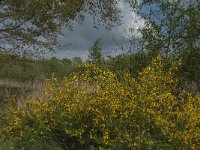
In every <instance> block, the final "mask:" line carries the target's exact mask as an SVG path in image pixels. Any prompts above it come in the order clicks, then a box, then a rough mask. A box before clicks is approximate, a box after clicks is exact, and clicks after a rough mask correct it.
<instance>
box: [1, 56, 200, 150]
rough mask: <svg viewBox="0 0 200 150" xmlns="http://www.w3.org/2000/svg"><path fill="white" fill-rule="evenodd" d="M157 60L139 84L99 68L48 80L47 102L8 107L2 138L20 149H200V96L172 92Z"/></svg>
mask: <svg viewBox="0 0 200 150" xmlns="http://www.w3.org/2000/svg"><path fill="white" fill-rule="evenodd" d="M177 67H178V64H173V65H172V66H171V67H170V68H169V69H168V70H167V71H165V69H164V61H163V59H162V57H161V56H158V57H156V58H155V59H154V60H153V61H152V64H151V65H150V66H147V67H146V68H145V69H144V70H143V71H142V72H141V73H140V74H139V76H138V78H137V79H134V78H131V76H130V75H129V74H124V77H123V81H121V80H119V79H118V78H117V76H116V75H115V74H114V73H112V72H110V71H108V70H102V69H100V68H98V67H97V66H95V65H88V64H84V65H82V66H80V71H79V72H78V73H74V74H72V75H71V76H69V77H65V78H64V79H63V80H61V81H59V80H58V78H56V77H55V76H53V77H52V79H51V80H47V82H46V89H45V92H44V96H43V97H42V98H37V97H33V98H30V99H27V100H26V101H25V105H24V107H21V108H18V107H16V106H13V105H9V106H8V108H7V109H6V110H5V112H4V114H5V115H4V117H3V120H4V122H5V123H4V124H3V125H2V127H1V130H0V131H1V134H3V135H5V136H7V137H13V138H15V140H16V141H17V142H18V145H17V146H18V147H19V148H26V145H25V143H26V144H27V143H29V144H28V146H29V147H31V145H32V144H33V143H37V142H38V141H47V142H49V143H51V142H53V143H56V144H57V145H58V146H59V147H60V148H62V149H141V148H142V149H153V148H161V149H162V148H163V149H164V148H176V149H198V148H199V143H200V137H199V136H200V134H199V133H200V129H199V125H200V122H199V121H200V117H199V116H200V115H199V113H200V95H199V94H197V95H196V96H192V95H190V94H189V93H186V92H184V91H183V92H182V94H180V95H175V94H174V93H173V91H174V89H173V87H174V86H173V85H174V84H175V82H176V80H175V79H174V76H173V72H174V71H175V70H176V69H177Z"/></svg>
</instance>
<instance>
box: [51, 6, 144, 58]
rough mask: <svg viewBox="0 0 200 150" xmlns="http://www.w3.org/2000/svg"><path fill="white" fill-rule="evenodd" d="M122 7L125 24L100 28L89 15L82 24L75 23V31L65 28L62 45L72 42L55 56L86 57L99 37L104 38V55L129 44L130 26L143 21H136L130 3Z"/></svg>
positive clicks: (61, 38)
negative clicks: (109, 28)
mask: <svg viewBox="0 0 200 150" xmlns="http://www.w3.org/2000/svg"><path fill="white" fill-rule="evenodd" d="M120 9H121V10H122V15H123V25H121V26H116V27H113V28H112V30H111V31H108V30H106V29H105V28H104V27H103V26H100V27H99V29H96V28H94V27H93V18H92V17H91V16H89V15H87V16H86V18H85V20H84V22H83V23H82V24H78V23H74V25H73V26H74V27H73V31H70V30H67V29H64V30H63V31H64V36H62V37H60V38H59V39H60V43H61V45H66V44H71V46H70V47H68V48H67V47H64V46H63V47H62V48H61V49H60V50H59V51H57V53H56V54H55V56H57V57H59V58H64V57H68V58H72V57H75V56H79V57H82V58H86V57H87V56H88V49H89V48H90V47H91V45H92V43H93V42H94V41H95V40H96V39H97V38H101V39H102V42H103V54H104V56H108V55H112V54H114V53H116V50H117V49H119V47H120V46H125V45H128V44H129V43H128V34H129V33H128V28H129V27H131V26H132V25H133V24H135V25H136V26H140V25H142V24H143V23H142V21H139V22H134V21H136V20H137V19H138V17H137V15H135V14H134V13H133V12H131V9H130V8H129V6H128V5H126V4H123V3H122V4H121V5H120ZM138 36H139V35H138Z"/></svg>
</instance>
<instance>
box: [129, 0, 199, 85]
mask: <svg viewBox="0 0 200 150" xmlns="http://www.w3.org/2000/svg"><path fill="white" fill-rule="evenodd" d="M129 2H132V1H131V0H130V1H129ZM134 2H135V1H134ZM131 4H132V6H133V8H137V9H136V12H137V13H138V14H139V15H140V16H141V17H142V18H144V19H146V25H145V27H144V28H141V29H140V31H141V33H142V39H143V40H142V45H143V46H144V50H145V51H147V52H148V54H150V55H151V56H155V55H157V54H158V53H161V54H162V55H163V56H165V58H166V59H169V58H170V57H174V58H178V59H182V63H183V65H182V66H181V68H182V69H181V74H184V76H185V75H186V76H187V77H188V78H189V79H190V80H196V81H198V80H199V78H200V67H199V66H200V61H199V60H200V43H199V42H200V15H199V14H200V3H199V1H197V0H193V1H181V0H176V1H166V0H160V1H155V0H145V1H143V2H142V3H140V4H139V1H137V0H136V3H131Z"/></svg>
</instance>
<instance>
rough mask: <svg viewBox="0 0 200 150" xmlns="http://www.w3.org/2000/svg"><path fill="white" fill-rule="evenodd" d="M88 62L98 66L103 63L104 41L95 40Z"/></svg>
mask: <svg viewBox="0 0 200 150" xmlns="http://www.w3.org/2000/svg"><path fill="white" fill-rule="evenodd" d="M88 62H89V63H92V64H96V65H98V66H101V65H103V63H104V57H103V54H102V41H101V39H97V40H96V41H94V43H93V45H92V47H91V48H90V49H89V56H88Z"/></svg>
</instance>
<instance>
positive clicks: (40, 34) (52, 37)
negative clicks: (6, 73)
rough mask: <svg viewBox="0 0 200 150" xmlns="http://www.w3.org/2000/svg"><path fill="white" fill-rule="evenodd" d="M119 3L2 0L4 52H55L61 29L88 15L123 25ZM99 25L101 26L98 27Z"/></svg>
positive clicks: (1, 49)
mask: <svg viewBox="0 0 200 150" xmlns="http://www.w3.org/2000/svg"><path fill="white" fill-rule="evenodd" d="M118 2H119V0H95V1H92V0H42V1H41V0H1V1H0V43H1V44H0V52H2V53H20V52H21V51H22V50H24V51H27V52H29V53H31V54H35V53H40V52H44V51H45V50H53V49H54V46H55V45H56V44H57V43H58V41H57V36H58V35H59V34H62V32H61V28H62V27H64V26H65V27H67V28H72V22H71V21H72V20H79V21H80V20H82V19H84V14H85V12H88V13H90V14H93V15H94V16H95V17H96V18H95V20H96V21H97V22H102V23H105V24H107V25H108V26H112V25H114V24H115V23H118V21H119V12H120V11H119V10H118V7H117V4H118ZM96 24H98V23H96Z"/></svg>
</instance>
